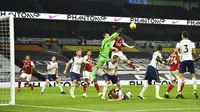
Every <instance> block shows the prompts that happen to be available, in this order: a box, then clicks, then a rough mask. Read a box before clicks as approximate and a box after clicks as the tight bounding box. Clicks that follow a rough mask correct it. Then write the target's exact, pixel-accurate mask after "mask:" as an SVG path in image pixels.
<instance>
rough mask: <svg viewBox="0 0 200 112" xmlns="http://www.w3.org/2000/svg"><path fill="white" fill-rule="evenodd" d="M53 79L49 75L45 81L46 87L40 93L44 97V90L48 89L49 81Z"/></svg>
mask: <svg viewBox="0 0 200 112" xmlns="http://www.w3.org/2000/svg"><path fill="white" fill-rule="evenodd" d="M50 79H51V75H49V74H48V75H47V77H46V81H45V83H44V85H43V87H42V90H41V92H40V94H41V95H43V94H44V90H45V89H46V87H47V86H48V85H49V80H50Z"/></svg>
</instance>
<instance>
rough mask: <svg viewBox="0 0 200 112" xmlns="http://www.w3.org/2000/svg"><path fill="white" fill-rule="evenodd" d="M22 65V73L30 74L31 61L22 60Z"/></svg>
mask: <svg viewBox="0 0 200 112" xmlns="http://www.w3.org/2000/svg"><path fill="white" fill-rule="evenodd" d="M23 63H24V73H26V74H32V72H33V70H32V68H31V66H32V65H33V62H32V61H31V60H29V61H26V60H24V61H23ZM26 66H28V67H26Z"/></svg>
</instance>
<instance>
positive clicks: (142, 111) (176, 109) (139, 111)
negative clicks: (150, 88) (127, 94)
mask: <svg viewBox="0 0 200 112" xmlns="http://www.w3.org/2000/svg"><path fill="white" fill-rule="evenodd" d="M171 110H172V111H178V110H200V108H165V109H164V108H163V109H141V110H126V111H115V112H156V111H171Z"/></svg>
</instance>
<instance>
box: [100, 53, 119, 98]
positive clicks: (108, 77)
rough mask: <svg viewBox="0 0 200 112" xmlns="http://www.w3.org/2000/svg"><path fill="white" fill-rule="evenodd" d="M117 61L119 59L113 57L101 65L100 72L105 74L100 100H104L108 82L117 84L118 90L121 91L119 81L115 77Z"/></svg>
mask: <svg viewBox="0 0 200 112" xmlns="http://www.w3.org/2000/svg"><path fill="white" fill-rule="evenodd" d="M118 61H119V57H118V56H116V55H114V56H113V57H112V59H111V60H108V61H106V62H105V63H104V65H103V68H102V70H103V72H104V73H105V75H104V79H105V84H104V88H103V95H102V97H101V99H105V95H106V92H107V88H108V85H109V84H110V81H112V84H117V86H118V89H119V90H121V85H120V81H119V78H118V76H117V69H118Z"/></svg>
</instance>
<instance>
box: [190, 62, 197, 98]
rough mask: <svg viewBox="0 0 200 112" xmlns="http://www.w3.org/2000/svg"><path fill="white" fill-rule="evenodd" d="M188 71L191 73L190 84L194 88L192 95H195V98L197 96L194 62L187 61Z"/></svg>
mask: <svg viewBox="0 0 200 112" xmlns="http://www.w3.org/2000/svg"><path fill="white" fill-rule="evenodd" d="M188 72H190V73H191V75H192V84H193V88H194V95H195V97H196V98H198V94H197V80H196V76H195V69H194V63H193V62H192V61H190V62H189V66H188Z"/></svg>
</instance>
